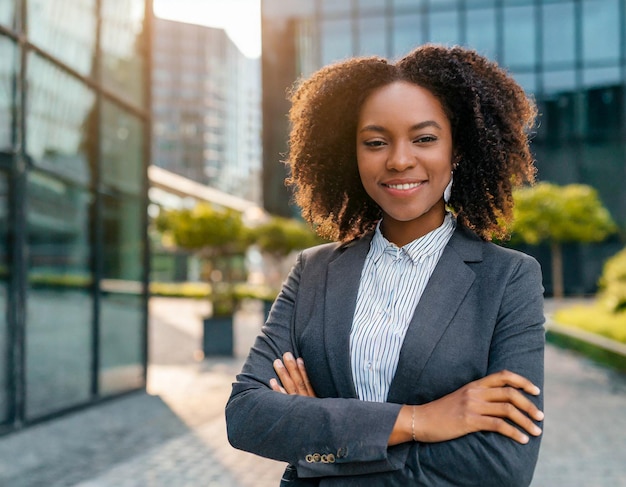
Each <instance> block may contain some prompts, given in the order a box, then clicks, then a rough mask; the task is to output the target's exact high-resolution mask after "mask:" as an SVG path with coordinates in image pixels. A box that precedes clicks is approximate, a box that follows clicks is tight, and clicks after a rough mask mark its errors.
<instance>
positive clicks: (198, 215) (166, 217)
mask: <svg viewBox="0 0 626 487" xmlns="http://www.w3.org/2000/svg"><path fill="white" fill-rule="evenodd" d="M155 225H156V228H157V230H159V231H160V232H161V233H162V235H163V238H164V240H169V241H170V243H171V244H173V245H175V246H176V247H178V248H181V249H185V250H188V251H190V252H193V253H195V254H197V255H198V256H200V257H202V258H204V259H205V260H206V261H207V262H208V263H209V266H210V268H209V271H208V273H207V280H208V281H209V282H210V283H211V302H212V304H213V314H214V315H227V314H232V312H233V310H234V304H235V303H234V294H233V290H232V283H233V281H234V280H237V278H238V277H239V280H245V269H243V268H242V267H243V255H244V254H245V251H246V248H247V247H248V246H249V244H250V233H249V231H248V230H247V229H246V227H245V226H244V224H243V221H242V218H241V215H240V214H239V213H238V212H236V211H234V210H230V209H216V208H214V207H212V206H211V205H209V204H206V203H199V204H197V205H196V206H195V207H194V208H193V209H180V210H162V211H161V213H160V214H159V216H158V217H157V218H156V220H155ZM238 262H239V263H240V264H239V265H238ZM237 274H239V276H237Z"/></svg>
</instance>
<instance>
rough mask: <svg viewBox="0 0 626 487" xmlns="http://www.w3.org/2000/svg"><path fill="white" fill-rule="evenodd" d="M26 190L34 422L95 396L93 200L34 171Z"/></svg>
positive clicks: (29, 382) (29, 386)
mask: <svg viewBox="0 0 626 487" xmlns="http://www.w3.org/2000/svg"><path fill="white" fill-rule="evenodd" d="M27 194H28V198H27V235H28V247H29V252H28V256H29V257H28V293H27V308H26V312H27V316H28V326H27V327H26V395H27V397H28V400H27V401H26V416H27V418H28V419H33V418H36V417H39V416H42V415H45V414H49V413H52V412H55V411H58V410H61V409H63V408H65V407H69V406H72V405H76V404H80V403H84V402H87V401H88V400H89V399H90V397H91V370H92V360H93V357H92V330H93V327H92V324H93V296H92V293H91V283H92V273H91V269H90V240H89V228H90V212H91V202H92V197H91V195H90V194H89V193H88V192H87V191H85V190H84V189H81V188H78V187H76V186H73V185H71V184H67V183H65V182H63V181H61V180H59V179H57V178H55V177H53V176H49V175H45V174H43V173H39V172H35V171H32V172H30V173H29V176H28V185H27ZM68 371H71V373H68Z"/></svg>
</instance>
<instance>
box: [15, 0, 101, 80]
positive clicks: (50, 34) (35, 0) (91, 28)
mask: <svg viewBox="0 0 626 487" xmlns="http://www.w3.org/2000/svg"><path fill="white" fill-rule="evenodd" d="M105 3H106V2H105ZM26 4H27V6H28V36H29V40H30V41H31V42H32V43H33V44H35V45H37V46H38V47H40V48H42V49H44V50H46V51H48V52H50V53H51V54H53V55H54V56H56V57H58V58H59V59H60V60H61V61H63V62H65V63H67V64H68V65H69V66H71V67H72V68H74V69H75V70H76V71H78V72H79V73H80V74H83V75H85V76H89V75H92V74H93V61H94V57H95V48H96V23H97V22H96V19H97V17H96V0H55V1H54V2H51V1H49V0H29V1H28V2H26Z"/></svg>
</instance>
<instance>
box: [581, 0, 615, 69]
mask: <svg viewBox="0 0 626 487" xmlns="http://www.w3.org/2000/svg"><path fill="white" fill-rule="evenodd" d="M582 6H583V16H582V20H583V57H584V60H585V62H587V63H588V62H593V61H617V60H618V59H619V54H620V53H619V47H620V32H619V24H620V22H619V18H620V9H619V0H586V1H584V2H582Z"/></svg>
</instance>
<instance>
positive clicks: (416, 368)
mask: <svg viewBox="0 0 626 487" xmlns="http://www.w3.org/2000/svg"><path fill="white" fill-rule="evenodd" d="M480 260H482V249H481V242H480V240H478V239H477V237H475V236H473V237H472V236H469V235H468V234H466V233H465V230H463V229H462V228H457V230H456V232H455V233H454V235H453V236H452V238H451V239H450V242H449V243H448V245H447V246H446V248H445V250H444V252H443V254H442V256H441V258H440V259H439V262H438V264H437V266H436V267H435V270H434V271H433V274H432V276H431V277H430V280H429V281H428V284H427V285H426V289H425V290H424V293H423V294H422V297H421V298H420V301H419V303H418V305H417V307H416V309H415V313H414V315H413V318H412V319H411V323H410V324H409V328H408V330H407V332H406V335H405V338H404V343H403V344H402V348H401V350H400V359H399V362H398V367H397V369H396V375H395V376H394V378H393V381H392V382H391V386H390V388H389V394H388V395H387V401H388V402H394V403H405V402H410V401H411V391H413V390H415V389H414V387H412V386H414V385H415V383H416V382H417V381H418V379H419V376H420V374H421V373H422V370H423V369H424V366H425V365H426V362H427V361H428V358H429V357H430V354H431V353H432V351H433V349H434V348H435V346H436V345H437V342H438V341H439V339H440V338H441V336H442V335H443V333H444V332H445V330H446V328H447V327H448V325H449V324H450V322H451V321H452V318H453V317H454V315H455V314H456V312H457V309H458V308H459V306H460V305H461V302H462V301H463V299H464V298H465V295H466V294H467V292H468V290H469V288H470V287H471V285H472V283H473V282H474V278H475V274H474V272H473V271H472V270H471V269H470V268H469V266H467V265H466V262H468V261H480Z"/></svg>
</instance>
